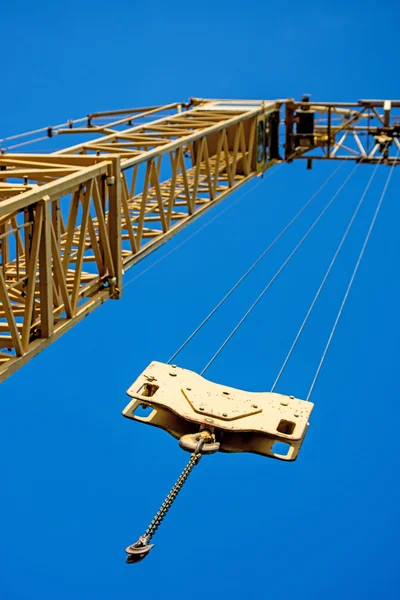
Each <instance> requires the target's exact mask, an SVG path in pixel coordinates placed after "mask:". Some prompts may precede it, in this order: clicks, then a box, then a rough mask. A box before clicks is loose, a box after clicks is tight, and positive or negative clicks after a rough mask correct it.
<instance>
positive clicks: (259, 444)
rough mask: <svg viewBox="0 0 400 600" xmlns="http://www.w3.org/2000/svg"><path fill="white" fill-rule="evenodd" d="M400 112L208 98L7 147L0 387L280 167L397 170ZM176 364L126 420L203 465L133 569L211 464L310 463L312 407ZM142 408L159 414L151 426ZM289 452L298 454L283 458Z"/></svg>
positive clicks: (93, 119) (0, 188)
mask: <svg viewBox="0 0 400 600" xmlns="http://www.w3.org/2000/svg"><path fill="white" fill-rule="evenodd" d="M399 108H400V101H388V100H387V101H384V100H360V101H359V102H312V101H311V98H310V97H309V96H304V97H303V98H302V99H301V100H300V101H299V102H296V101H294V100H292V99H280V100H222V99H221V100H215V99H199V98H192V99H191V100H190V101H189V102H188V103H173V104H168V105H164V106H154V107H148V108H136V109H125V110H114V111H108V112H98V113H93V114H90V115H88V116H87V117H84V118H81V119H76V120H73V121H72V120H71V121H67V122H66V123H63V124H60V125H56V126H52V127H45V128H43V129H38V130H35V131H31V132H28V133H25V134H19V135H17V136H13V137H10V138H5V139H3V140H0V145H1V155H0V257H1V268H0V350H1V351H0V382H1V381H3V380H5V379H6V378H7V377H9V376H10V375H11V374H12V373H13V372H15V371H16V370H17V369H19V368H20V367H22V366H23V365H24V364H25V363H27V362H28V361H29V360H30V359H31V358H33V357H34V356H35V355H36V354H38V353H39V352H41V351H42V350H43V349H44V348H46V346H47V345H49V344H50V343H52V342H53V341H55V340H56V339H57V338H58V337H59V336H61V335H62V334H63V333H65V332H66V331H68V330H69V329H70V328H71V327H72V326H73V325H74V324H75V323H77V322H78V321H80V320H81V319H82V318H83V317H85V316H86V315H88V314H89V313H90V312H92V311H93V310H94V309H95V308H97V307H98V306H100V305H101V304H102V303H103V302H104V301H105V300H107V299H119V298H121V296H122V291H123V276H124V273H125V272H126V271H127V270H128V269H129V268H130V267H131V266H133V265H134V264H135V263H137V262H138V261H139V260H141V259H142V258H143V257H145V256H146V255H148V254H149V253H150V252H152V251H154V250H155V249H156V248H158V247H159V246H160V245H161V244H163V243H164V242H165V241H167V240H168V239H169V238H170V237H171V236H173V235H174V234H175V233H177V232H178V231H180V230H181V229H182V228H183V227H185V225H187V224H188V223H190V222H191V221H193V220H194V219H195V218H197V217H199V216H201V215H202V214H203V213H204V212H205V211H207V210H208V209H210V208H211V207H212V206H214V205H215V204H216V203H218V202H220V201H221V200H223V199H224V198H225V197H226V196H228V195H229V194H231V193H232V192H234V191H235V190H237V189H238V188H240V187H241V186H243V185H244V184H246V183H247V182H248V181H250V180H251V179H253V178H254V177H259V176H262V175H263V174H264V173H265V172H266V171H267V170H268V169H270V168H272V167H273V166H274V165H277V164H279V163H282V162H286V163H290V162H292V161H294V160H305V161H306V166H307V168H308V169H311V168H312V166H313V161H320V160H330V161H339V162H340V163H341V164H342V163H343V161H353V162H356V163H359V164H360V163H361V164H375V165H376V166H377V167H378V166H379V165H387V166H389V167H394V166H397V165H398V164H399V163H400V158H399V154H400V139H399V138H400V111H399ZM70 136H75V139H78V143H77V144H75V145H67V144H65V145H64V144H63V145H62V146H63V147H62V148H61V149H57V150H53V148H51V151H50V152H46V153H35V152H34V151H31V148H32V147H34V144H35V143H37V142H39V141H44V140H46V141H49V143H50V144H53V143H54V142H55V141H57V142H59V141H60V140H62V141H63V142H64V141H65V140H68V141H69V138H70ZM93 136H94V138H93ZM27 146H29V148H30V150H29V152H24V151H21V149H24V150H25V149H26V147H27ZM317 221H318V219H317ZM351 224H352V222H351V223H350V225H349V226H351ZM373 224H374V223H372V226H373ZM313 226H314V225H313ZM346 235H347V234H346ZM367 241H368V238H367V239H366V242H367ZM339 250H340V248H339ZM361 258H362V254H361V255H360V259H361ZM256 262H257V261H256ZM239 283H240V282H239ZM264 291H265V290H264ZM339 316H340V315H339ZM176 355H177V353H176V354H175V355H174V357H175V356H176ZM174 357H173V358H174ZM171 362H172V360H171V361H169V362H168V363H167V364H163V363H151V365H150V366H149V367H148V368H147V369H146V370H145V371H144V372H143V373H142V375H140V376H139V378H138V379H137V380H136V381H135V383H134V384H133V385H132V386H131V387H130V389H129V390H128V394H129V395H130V396H131V398H132V400H131V401H130V403H129V404H128V406H127V407H126V409H125V410H124V411H123V414H124V416H126V417H128V418H132V419H135V420H139V421H142V422H146V423H149V424H151V425H155V426H157V427H161V428H162V429H164V430H166V431H168V432H169V433H170V434H171V435H173V436H174V437H176V438H178V439H179V443H180V445H181V447H182V448H184V449H185V450H187V451H189V452H190V453H191V458H190V461H189V464H188V466H187V467H186V469H185V470H184V472H183V473H182V475H181V477H180V478H179V479H178V481H177V483H176V485H175V486H174V488H173V490H172V491H171V493H170V494H169V496H168V497H167V499H166V501H165V503H164V504H163V505H162V507H161V509H160V511H159V513H157V515H156V517H155V519H154V520H153V522H152V523H151V525H150V526H149V528H148V530H147V531H146V534H145V535H144V536H141V537H140V538H139V540H138V542H136V544H133V545H131V546H129V547H128V548H127V553H128V559H127V562H138V561H139V560H142V559H143V558H144V557H145V556H146V555H147V554H148V552H149V551H150V550H151V548H152V545H151V544H150V540H151V537H152V535H154V533H155V531H156V530H157V528H158V526H159V524H160V523H161V521H162V519H163V518H164V516H165V514H166V512H167V511H168V509H169V507H170V506H171V504H172V502H173V501H174V499H175V497H176V495H177V494H178V493H179V491H180V489H181V487H182V485H183V483H184V482H185V481H186V479H187V477H188V475H189V473H190V472H191V470H192V468H193V467H194V466H195V465H196V464H197V463H198V462H199V460H200V457H201V456H202V455H203V454H212V453H214V452H216V451H218V450H222V451H225V452H238V451H241V452H242V451H246V452H256V453H259V454H262V455H265V456H272V457H274V458H279V459H281V460H294V459H295V458H296V457H297V454H298V451H299V449H300V446H301V443H302V442H303V440H304V437H305V434H306V431H307V427H308V419H309V416H310V414H311V410H312V406H313V405H312V403H311V402H309V401H308V400H309V397H308V398H307V401H304V400H299V399H296V398H294V397H293V396H284V395H282V394H276V393H275V392H274V391H273V390H271V392H265V393H249V392H242V391H239V390H234V389H233V388H227V387H226V386H221V385H218V384H213V383H210V382H207V381H206V380H205V379H203V377H202V376H199V375H197V374H195V373H191V372H190V371H187V370H185V369H180V368H178V367H176V366H175V365H172V364H171ZM205 371H206V369H204V370H203V372H202V373H201V375H203V374H204V372H205ZM140 407H147V408H149V409H150V411H151V412H150V414H148V415H147V416H139V415H138V414H137V409H139V408H140ZM282 440H283V441H285V442H286V444H287V445H288V446H289V448H288V451H287V453H286V454H280V453H279V452H277V451H275V450H274V444H275V443H277V442H280V441H282Z"/></svg>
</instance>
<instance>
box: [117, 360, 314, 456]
mask: <svg viewBox="0 0 400 600" xmlns="http://www.w3.org/2000/svg"><path fill="white" fill-rule="evenodd" d="M127 394H128V396H130V397H131V398H132V400H131V402H130V403H129V404H128V405H127V406H126V407H125V409H124V410H123V411H122V414H123V415H124V416H125V417H127V418H129V419H134V420H136V421H140V422H141V423H147V424H149V425H153V426H155V427H160V428H161V429H164V430H165V431H167V432H168V433H170V434H171V435H173V436H174V437H175V438H177V439H179V440H181V446H182V447H184V448H185V449H187V450H189V451H193V449H192V448H191V447H190V445H189V446H188V447H186V446H185V436H187V439H188V440H190V439H191V438H193V434H196V433H198V432H199V431H201V430H203V429H204V430H207V431H209V432H211V433H212V434H213V436H214V438H215V440H216V445H218V446H219V450H220V451H221V452H253V453H255V454H262V455H264V456H271V457H273V458H278V459H280V460H286V461H293V460H295V459H296V458H297V455H298V453H299V450H300V447H301V444H302V443H303V440H304V438H305V435H306V432H307V428H308V424H309V423H308V420H309V417H310V414H311V411H312V409H313V407H314V405H313V404H312V403H311V402H306V401H304V400H299V399H297V398H294V397H293V396H285V395H283V394H276V393H272V392H245V391H242V390H237V389H235V388H231V387H227V386H225V385H220V384H217V383H212V382H210V381H207V380H206V379H204V378H203V377H201V376H200V375H198V374H197V373H194V372H193V371H189V370H187V369H182V368H179V367H176V366H174V365H169V364H164V363H160V362H155V361H154V362H152V363H150V365H149V366H148V367H147V368H146V369H145V370H144V371H143V373H142V374H141V375H140V376H139V377H138V379H137V380H136V381H135V382H134V383H133V384H132V385H131V387H130V388H129V389H128V391H127ZM141 407H149V408H150V409H151V411H150V413H149V414H148V415H147V416H142V415H140V414H139V413H140V408H141ZM282 448H283V449H284V450H282ZM210 451H215V449H214V450H213V447H212V446H211V447H210Z"/></svg>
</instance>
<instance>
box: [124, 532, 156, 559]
mask: <svg viewBox="0 0 400 600" xmlns="http://www.w3.org/2000/svg"><path fill="white" fill-rule="evenodd" d="M152 548H154V544H148V543H147V539H146V537H144V536H140V538H139V539H138V541H137V542H136V543H135V544H131V545H130V546H128V547H127V548H126V550H125V552H126V553H127V555H128V556H127V557H126V562H127V564H128V565H131V564H135V563H138V562H140V561H141V560H143V559H144V558H146V556H147V555H148V553H149V552H150V550H151V549H152Z"/></svg>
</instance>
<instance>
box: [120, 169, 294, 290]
mask: <svg viewBox="0 0 400 600" xmlns="http://www.w3.org/2000/svg"><path fill="white" fill-rule="evenodd" d="M282 166H283V165H282V164H279V165H278V166H277V167H276V168H274V169H271V170H270V171H269V173H268V174H267V175H266V176H265V177H264V179H268V178H269V177H271V175H273V174H274V173H276V172H277V171H278V170H279V169H281V168H282ZM261 181H262V179H261V178H258V180H257V182H256V183H255V185H253V187H251V188H250V189H246V191H245V192H243V193H242V194H241V195H240V196H239V197H238V198H237V199H236V200H235V201H234V202H231V204H228V205H227V206H226V207H225V208H224V209H223V210H221V212H219V213H218V214H216V215H215V216H214V217H213V218H212V219H210V220H209V221H207V222H206V223H204V225H202V226H201V227H199V229H196V230H195V231H194V232H193V233H192V234H191V235H189V236H188V237H187V238H185V239H184V240H183V241H182V242H180V243H179V244H177V245H176V246H175V247H174V248H171V250H169V251H168V252H166V253H165V254H163V255H162V256H160V258H158V259H157V260H155V261H154V262H153V263H151V265H149V266H148V267H146V268H145V269H143V271H141V272H140V273H138V274H137V275H135V276H134V277H132V279H130V280H129V281H128V282H127V283H125V284H124V289H125V288H126V287H127V286H128V285H130V284H131V283H133V282H134V281H136V279H139V277H142V275H144V274H145V273H147V272H148V271H150V269H153V267H155V266H157V265H158V264H160V262H162V261H163V260H165V259H166V258H167V257H168V256H171V254H173V253H174V252H176V251H177V250H179V248H182V246H184V245H185V244H187V243H188V242H189V241H190V240H192V239H193V238H194V237H196V235H198V234H199V233H201V232H202V231H203V230H204V229H205V228H206V227H208V226H209V225H211V223H214V221H216V220H217V219H219V218H220V217H222V215H224V214H225V213H226V212H227V211H228V210H230V209H231V208H233V207H234V206H236V204H239V202H241V201H242V200H243V199H244V198H245V197H246V196H248V195H249V194H250V193H251V192H252V191H254V190H255V189H257V188H258V186H259V185H260V184H261Z"/></svg>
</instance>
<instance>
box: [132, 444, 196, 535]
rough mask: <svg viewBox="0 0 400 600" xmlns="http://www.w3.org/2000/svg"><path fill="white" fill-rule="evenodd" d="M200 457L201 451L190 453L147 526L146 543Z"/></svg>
mask: <svg viewBox="0 0 400 600" xmlns="http://www.w3.org/2000/svg"><path fill="white" fill-rule="evenodd" d="M200 459H201V453H199V452H194V453H193V454H191V456H190V459H189V462H188V464H187V465H186V467H185V468H184V469H183V471H182V473H181V475H180V476H179V477H178V479H177V481H176V483H175V485H174V486H173V488H172V489H171V491H170V493H169V494H168V496H167V497H166V498H165V500H164V502H163V503H162V505H161V507H160V509H159V511H158V512H157V513H156V515H155V516H154V519H153V520H152V522H151V523H150V525H149V526H148V528H147V530H146V533H145V534H144V536H143V539H144V540H145V542H146V544H148V543H149V541H150V540H151V538H152V537H153V535H154V534H155V533H156V531H157V529H158V528H159V527H160V525H161V523H162V521H163V520H164V518H165V517H166V515H167V513H168V511H169V509H170V508H171V506H172V504H173V503H174V502H175V500H176V497H177V496H178V494H179V492H180V491H181V489H182V488H183V486H184V484H185V482H186V480H187V478H188V477H189V475H190V473H191V472H192V470H193V469H194V467H195V466H196V465H197V464H198V462H199V461H200Z"/></svg>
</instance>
